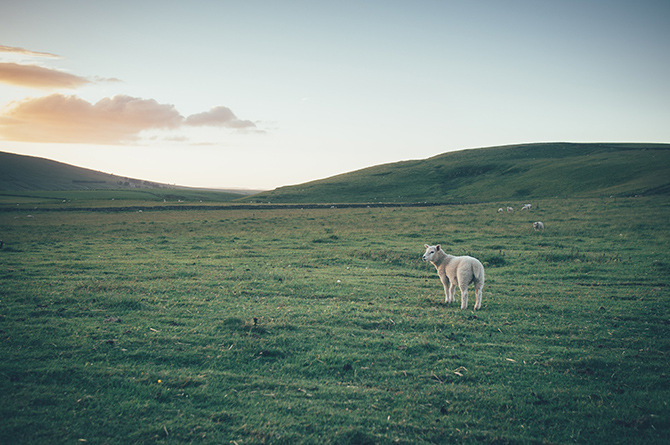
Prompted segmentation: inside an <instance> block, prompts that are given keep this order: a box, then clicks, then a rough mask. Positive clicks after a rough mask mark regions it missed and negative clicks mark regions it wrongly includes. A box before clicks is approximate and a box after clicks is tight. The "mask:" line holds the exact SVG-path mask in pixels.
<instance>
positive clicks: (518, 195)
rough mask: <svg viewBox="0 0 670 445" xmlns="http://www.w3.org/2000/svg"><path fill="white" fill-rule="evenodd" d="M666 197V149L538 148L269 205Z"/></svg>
mask: <svg viewBox="0 0 670 445" xmlns="http://www.w3.org/2000/svg"><path fill="white" fill-rule="evenodd" d="M641 194H645V195H649V194H663V195H669V194H670V144H608V143H599V144H580V143H576V144H573V143H541V144H526V145H511V146H503V147H489V148H479V149H471V150H462V151H456V152H449V153H444V154H441V155H438V156H435V157H432V158H429V159H424V160H414V161H403V162H396V163H392V164H384V165H379V166H375V167H370V168H365V169H362V170H357V171H354V172H351V173H346V174H342V175H337V176H333V177H330V178H326V179H323V180H319V181H313V182H308V183H305V184H301V185H295V186H288V187H281V188H278V189H276V190H273V191H270V192H264V193H260V194H257V195H254V196H253V197H248V198H245V200H254V201H255V202H273V203H289V202H291V203H377V202H424V201H425V202H463V201H494V200H512V199H513V200H530V199H532V198H548V197H599V196H611V195H614V196H630V195H641Z"/></svg>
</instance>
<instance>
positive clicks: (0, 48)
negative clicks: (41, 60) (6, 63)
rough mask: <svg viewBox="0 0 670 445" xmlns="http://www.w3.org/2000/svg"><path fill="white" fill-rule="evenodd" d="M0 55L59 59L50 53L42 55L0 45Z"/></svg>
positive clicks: (41, 53) (37, 52)
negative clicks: (9, 54) (8, 54)
mask: <svg viewBox="0 0 670 445" xmlns="http://www.w3.org/2000/svg"><path fill="white" fill-rule="evenodd" d="M0 53H12V54H20V55H24V56H31V57H49V58H53V59H60V58H61V57H60V56H58V55H56V54H51V53H43V52H39V51H31V50H29V49H25V48H19V47H16V46H5V45H0Z"/></svg>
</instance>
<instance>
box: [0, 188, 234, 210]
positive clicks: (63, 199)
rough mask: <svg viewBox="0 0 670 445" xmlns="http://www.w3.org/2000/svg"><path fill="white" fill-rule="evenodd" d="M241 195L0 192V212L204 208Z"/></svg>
mask: <svg viewBox="0 0 670 445" xmlns="http://www.w3.org/2000/svg"><path fill="white" fill-rule="evenodd" d="M240 196H242V194H241V193H229V192H224V191H215V190H201V189H185V188H182V189H158V188H146V189H128V190H111V189H110V190H59V191H44V190H31V191H0V211H2V210H5V211H7V210H12V211H15V210H22V209H30V210H34V209H55V210H62V209H66V210H67V209H71V208H120V207H145V208H147V207H149V208H151V207H165V206H180V207H184V206H194V205H195V206H208V205H219V204H223V203H230V202H232V201H234V200H235V199H238V198H239V197H240Z"/></svg>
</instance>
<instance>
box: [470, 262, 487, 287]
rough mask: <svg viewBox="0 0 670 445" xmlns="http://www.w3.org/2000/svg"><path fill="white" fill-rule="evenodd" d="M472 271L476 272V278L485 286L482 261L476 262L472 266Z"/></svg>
mask: <svg viewBox="0 0 670 445" xmlns="http://www.w3.org/2000/svg"><path fill="white" fill-rule="evenodd" d="M472 269H473V270H472V272H473V273H474V276H475V279H476V280H477V282H478V283H479V284H480V285H481V286H483V285H484V266H483V265H482V263H481V262H479V261H477V262H476V263H475V264H474V267H473V268H472Z"/></svg>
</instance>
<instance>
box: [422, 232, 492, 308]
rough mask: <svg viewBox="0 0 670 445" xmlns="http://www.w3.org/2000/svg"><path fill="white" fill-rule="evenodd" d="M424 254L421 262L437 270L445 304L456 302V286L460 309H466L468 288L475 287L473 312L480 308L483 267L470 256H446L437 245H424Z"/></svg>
mask: <svg viewBox="0 0 670 445" xmlns="http://www.w3.org/2000/svg"><path fill="white" fill-rule="evenodd" d="M425 247H426V253H424V254H423V260H424V261H429V262H431V263H432V264H433V266H435V269H437V274H438V275H439V277H440V281H442V285H443V286H444V293H445V294H446V298H445V300H444V301H445V302H446V303H452V302H454V301H455V300H456V298H455V296H456V286H458V287H459V288H460V289H461V309H467V308H468V286H469V285H470V283H473V284H474V285H475V295H476V296H477V303H476V304H475V310H476V309H480V308H481V307H482V290H483V289H484V266H483V265H482V263H481V262H480V261H479V260H478V259H477V258H473V257H471V256H453V255H448V254H447V253H445V252H444V250H442V247H441V246H440V245H439V244H438V245H436V246H429V245H428V244H425Z"/></svg>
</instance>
